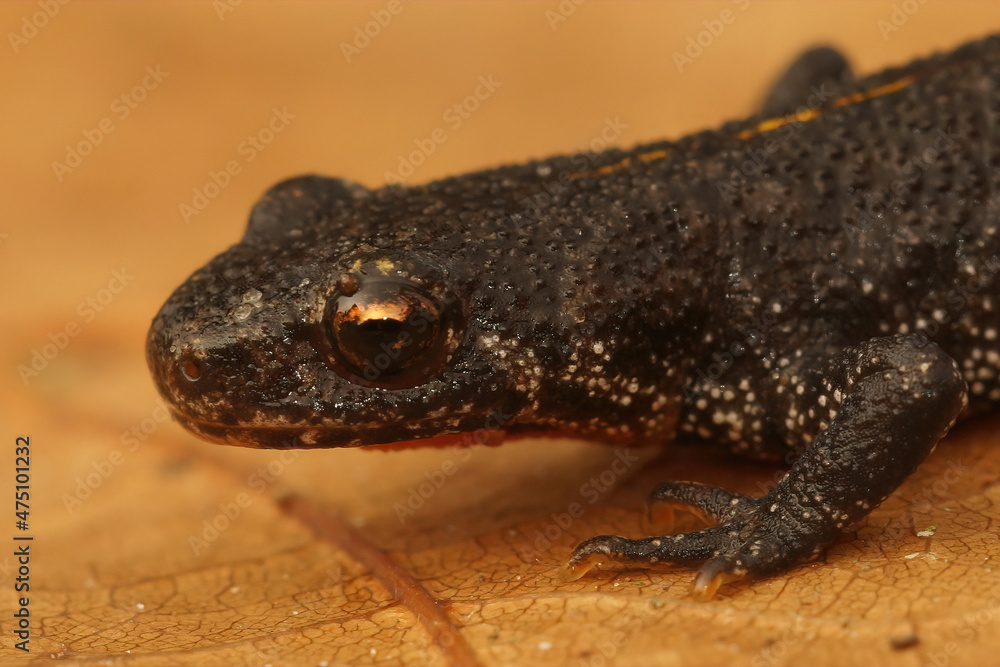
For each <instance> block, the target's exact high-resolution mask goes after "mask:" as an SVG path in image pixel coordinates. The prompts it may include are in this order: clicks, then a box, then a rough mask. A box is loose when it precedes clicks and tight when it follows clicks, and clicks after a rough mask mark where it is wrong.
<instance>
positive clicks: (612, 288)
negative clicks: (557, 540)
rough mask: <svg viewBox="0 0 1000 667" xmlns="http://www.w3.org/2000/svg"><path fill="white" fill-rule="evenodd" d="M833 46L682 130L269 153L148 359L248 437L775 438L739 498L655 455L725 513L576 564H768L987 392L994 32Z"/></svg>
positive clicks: (995, 362)
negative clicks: (478, 163) (760, 482)
mask: <svg viewBox="0 0 1000 667" xmlns="http://www.w3.org/2000/svg"><path fill="white" fill-rule="evenodd" d="M831 54H832V55H831ZM838 58H839V57H837V56H836V54H833V53H832V52H822V51H817V52H812V53H811V54H810V55H808V56H807V57H804V58H803V59H802V60H800V62H799V63H796V65H795V66H793V68H792V69H791V70H789V73H788V75H787V76H786V77H785V79H783V80H782V83H781V84H779V87H778V89H777V90H776V91H775V94H774V95H772V97H771V101H770V102H769V103H768V105H767V109H768V112H769V114H768V115H767V116H765V115H760V116H755V117H752V118H750V119H748V120H746V121H740V122H732V123H728V124H726V125H725V126H724V127H722V128H721V129H720V130H717V131H707V132H701V133H698V134H694V135H691V136H688V137H684V138H682V139H680V140H678V141H676V142H659V143H654V144H649V145H644V146H640V147H637V148H635V149H633V150H629V151H622V150H612V151H608V152H605V153H600V154H586V155H572V156H564V157H555V158H552V159H548V160H544V161H538V162H531V163H528V164H524V165H518V166H510V167H502V168H499V169H493V170H489V171H483V172H478V173H473V174H468V175H463V176H458V177H454V178H448V179H445V180H441V181H437V182H434V183H430V184H427V185H423V186H418V187H399V186H390V187H385V188H381V189H378V190H369V189H366V188H364V187H362V186H358V185H354V184H351V183H348V182H346V181H342V180H338V179H328V178H322V177H317V176H307V177H300V178H296V179H291V180H289V181H285V182H283V183H280V184H278V185H277V186H275V187H274V188H272V189H271V190H270V191H269V192H268V193H267V194H266V195H265V196H264V197H263V199H262V200H261V201H260V202H259V203H258V204H257V205H256V206H255V207H254V209H253V211H252V213H251V217H250V222H249V226H248V229H247V232H246V235H245V236H244V238H243V239H242V240H241V241H240V243H238V244H236V245H234V246H233V247H231V248H230V249H229V250H227V251H226V252H224V253H223V254H221V255H219V256H218V257H216V258H215V259H214V260H212V261H211V262H210V263H209V264H208V265H206V266H205V267H204V268H202V269H200V270H199V271H197V272H196V273H195V274H193V275H192V276H191V277H190V278H189V279H188V281H187V282H185V283H184V284H183V285H182V286H181V287H180V288H178V289H177V291H176V292H175V293H174V294H173V295H172V296H171V297H170V299H169V300H168V301H167V303H166V304H165V305H164V306H163V308H162V309H161V311H160V313H159V314H158V315H157V317H156V319H155V320H154V322H153V326H152V329H151V331H150V334H149V339H148V356H149V362H150V366H151V368H152V370H153V373H154V377H155V379H156V383H157V386H158V388H159V390H160V392H161V393H162V394H163V395H164V396H165V397H166V399H167V400H168V401H169V403H170V404H171V406H172V410H173V412H174V414H175V415H176V416H177V418H178V419H179V420H180V421H181V423H182V424H184V425H185V426H186V427H187V428H188V429H190V430H191V431H193V432H195V433H197V434H198V435H201V436H202V437H205V438H208V439H211V440H214V441H217V442H223V443H227V444H237V445H244V446H251V447H277V448H297V447H342V446H358V445H376V444H387V443H399V442H408V441H415V440H421V439H427V438H435V439H439V440H435V442H438V441H440V439H441V438H446V437H448V436H452V437H455V436H457V435H459V434H465V433H470V432H476V431H481V430H482V429H486V430H487V431H491V432H493V431H496V432H503V433H506V434H507V435H523V434H545V433H558V434H570V435H574V436H577V437H582V438H590V439H598V440H605V441H611V442H616V443H629V444H633V443H634V444H650V443H667V442H671V441H698V442H704V443H710V444H712V445H723V446H725V447H728V448H729V449H731V450H733V451H735V452H737V453H741V454H745V455H749V456H753V457H758V458H782V457H786V456H789V454H790V453H791V457H790V459H789V460H791V459H794V463H793V464H792V466H791V469H790V471H789V473H788V474H787V475H786V476H785V478H784V479H782V480H781V481H780V482H779V483H778V485H777V486H776V487H775V489H773V490H772V491H771V492H770V493H768V494H767V495H766V496H763V497H760V498H753V497H746V496H739V495H735V494H730V493H728V492H725V491H722V490H721V489H715V488H711V487H707V486H703V485H697V484H690V483H668V484H663V485H660V486H659V487H657V489H656V491H655V492H654V494H653V497H654V500H655V501H657V502H659V503H663V504H665V505H666V506H667V507H674V506H678V505H683V506H688V507H693V508H695V509H697V510H699V511H701V512H702V513H704V514H705V515H707V516H708V517H710V518H712V519H713V520H714V521H715V522H716V524H717V525H715V526H713V527H711V528H707V529H705V530H702V531H698V532H694V533H687V534H681V535H669V536H661V537H651V538H647V539H644V540H628V539H624V538H620V537H613V536H602V537H598V538H594V539H592V540H588V541H587V542H585V543H583V544H582V545H580V547H578V548H577V550H576V552H575V553H574V555H573V558H572V559H571V561H570V564H569V565H568V568H567V576H570V577H575V576H579V575H580V574H582V573H583V572H585V571H586V569H587V568H589V567H590V566H591V565H593V564H595V563H597V562H600V561H620V562H624V563H631V564H637V565H642V564H645V563H656V562H692V563H693V562H704V563H705V564H704V565H703V566H702V568H701V571H700V572H699V575H698V577H697V579H696V582H695V591H696V593H697V594H699V595H700V596H702V597H708V596H711V595H712V594H714V592H715V590H716V589H717V588H718V586H719V585H720V584H721V583H724V582H725V581H728V580H731V579H737V578H741V577H745V576H765V575H767V574H770V573H773V572H777V571H780V570H783V569H786V568H788V567H790V566H791V565H792V564H794V563H795V562H797V561H799V560H801V559H803V558H806V557H808V556H811V555H814V554H817V553H819V552H820V551H821V550H822V549H823V548H824V547H825V546H827V545H828V544H829V543H830V542H831V541H832V540H833V539H835V538H836V536H837V535H838V534H839V533H840V532H842V531H843V530H844V529H845V528H847V527H848V526H849V525H850V524H851V523H853V522H855V521H857V520H858V519H860V518H862V517H863V516H865V515H866V514H868V513H869V512H870V511H871V510H872V509H873V508H875V507H876V506H877V505H878V504H879V503H881V502H882V501H883V500H884V499H885V498H886V497H888V495H889V494H891V493H892V491H893V490H894V489H896V488H897V487H898V486H899V484H900V483H902V481H903V480H905V479H906V477H907V476H909V475H910V474H911V473H912V472H913V470H914V469H915V468H916V466H917V465H919V463H920V462H921V461H922V460H923V459H924V458H925V457H926V455H927V454H928V453H929V452H930V451H931V450H932V449H933V448H934V446H935V445H936V444H937V442H938V441H939V440H940V439H941V437H943V436H944V434H945V433H946V432H947V431H948V429H949V428H950V427H951V426H952V424H953V423H954V422H955V420H956V419H957V418H958V417H959V416H960V415H961V416H965V415H970V414H974V413H979V412H984V411H987V410H995V409H996V407H997V406H998V405H1000V379H998V372H1000V339H998V329H1000V316H998V313H997V305H998V299H1000V281H998V279H997V274H998V272H1000V238H998V224H1000V38H998V37H992V38H988V39H985V40H982V41H980V42H976V43H972V44H969V45H966V46H963V47H961V48H959V49H958V50H956V51H954V52H952V53H950V54H946V55H939V56H934V57H931V58H929V59H926V60H922V61H917V62H915V63H913V64H911V65H908V66H906V67H902V68H897V69H892V70H888V71H886V72H883V73H881V74H877V75H875V76H872V77H868V78H866V79H863V80H860V81H854V80H852V79H851V78H850V76H849V73H847V71H846V68H844V67H843V66H842V61H839V60H838ZM790 99H798V100H801V102H802V106H800V107H799V108H797V109H796V108H791V107H789V102H788V100H790ZM807 100H809V104H808V105H806V101H807Z"/></svg>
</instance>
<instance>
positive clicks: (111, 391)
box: [0, 0, 1000, 600]
mask: <svg viewBox="0 0 1000 667" xmlns="http://www.w3.org/2000/svg"><path fill="white" fill-rule="evenodd" d="M997 30H1000V3H996V2H991V1H983V2H947V3H945V2H936V3H935V2H928V3H923V2H920V1H917V0H907V1H900V2H868V1H864V2H802V1H799V2H791V1H788V2H764V1H762V0H753V1H752V2H751V1H750V0H742V1H737V2H662V3H652V2H635V3H633V2H596V1H593V0H591V1H589V2H585V3H582V4H576V3H575V2H572V1H571V0H562V1H561V2H560V1H556V0H553V1H551V2H474V3H473V2H461V3H453V2H433V3H425V2H403V1H401V0H400V1H397V0H390V1H377V2H336V3H334V2H238V1H237V0H215V2H183V3H178V2H142V3H135V2H68V3H66V4H61V3H60V2H58V1H57V0H38V1H34V2H4V3H2V4H0V34H2V35H3V41H4V44H2V45H0V118H2V122H0V146H2V150H0V272H2V276H3V284H4V285H6V288H5V289H3V290H0V312H2V313H3V314H4V315H3V327H2V334H0V335H2V337H3V343H2V345H0V359H2V363H3V370H4V372H3V374H2V376H0V414H2V417H0V424H2V436H3V443H4V445H5V446H8V445H11V443H12V442H13V438H14V436H15V435H16V434H24V433H27V434H30V435H31V436H32V438H33V443H34V447H35V453H36V458H34V459H33V464H32V465H33V473H32V474H33V482H32V484H33V487H32V492H33V503H34V504H33V512H35V515H34V516H35V517H36V518H37V519H38V524H37V530H38V531H39V534H40V535H43V536H45V538H46V539H47V540H49V543H50V544H51V545H53V548H52V549H49V551H48V552H47V554H48V555H47V556H40V557H39V560H38V561H37V563H36V565H37V567H38V568H39V572H40V576H41V577H43V579H41V580H42V581H44V582H45V586H46V587H48V588H50V589H55V588H58V587H60V586H66V587H69V588H74V587H79V586H81V585H83V584H82V583H81V582H82V581H85V582H90V583H91V584H94V582H102V577H105V576H110V574H109V572H110V571H111V569H114V568H117V569H118V572H119V573H121V571H122V568H125V569H126V570H127V569H128V568H129V567H135V568H141V565H139V564H138V563H139V562H140V561H141V560H142V556H143V554H146V555H148V554H149V553H150V550H152V549H154V548H156V549H158V550H159V555H160V556H161V557H162V556H163V554H167V558H168V560H169V559H170V558H172V557H173V556H171V555H170V553H171V552H170V549H169V548H168V547H164V546H163V544H164V543H158V542H156V541H155V540H152V538H151V537H150V531H151V530H152V529H153V528H155V527H156V525H155V521H154V520H153V517H156V516H159V515H157V514H155V511H154V510H153V507H154V506H156V505H171V504H177V505H181V504H183V503H184V502H187V503H189V506H190V507H194V508H197V507H201V506H203V505H205V506H210V507H212V506H214V503H215V501H216V500H217V499H214V498H211V497H208V498H206V497H204V495H203V494H206V493H210V489H211V488H212V486H213V482H212V481H211V478H207V479H208V481H206V479H199V480H194V481H191V482H190V486H189V487H184V489H186V490H185V491H184V492H185V493H190V497H187V496H185V498H187V500H184V499H181V498H179V497H178V496H177V495H173V496H171V497H170V498H169V499H166V498H164V496H163V495H144V492H142V491H137V490H131V489H132V484H134V483H135V480H137V479H139V480H145V481H144V482H143V483H148V484H154V481H151V480H155V479H159V478H158V477H156V475H154V474H153V472H150V471H153V470H158V471H161V472H162V470H163V465H164V463H163V462H164V461H167V462H169V461H175V462H176V461H178V460H183V459H184V456H185V455H178V454H177V453H176V452H177V451H181V452H185V451H205V452H209V451H211V454H209V456H212V457H218V460H220V461H224V462H227V463H229V462H234V461H235V462H237V463H238V464H239V465H244V466H247V468H248V469H252V467H253V465H255V462H256V461H267V460H268V459H267V457H268V456H271V455H270V454H269V453H266V452H264V453H261V452H249V451H243V450H240V451H230V450H226V451H223V450H225V449H226V448H217V447H214V446H210V445H204V444H202V443H199V442H198V441H197V440H196V439H195V438H194V437H193V436H189V435H187V434H186V433H183V432H182V431H181V430H180V429H179V428H178V427H177V426H176V425H174V424H171V423H165V422H164V419H163V413H162V408H160V407H159V406H158V403H157V401H156V397H155V392H154V389H153V386H152V384H151V382H150V381H149V378H148V373H147V372H146V368H145V360H144V356H143V342H144V335H145V332H146V329H147V327H148V325H149V322H150V319H151V318H152V316H153V315H154V314H155V312H156V311H157V309H158V308H159V306H160V304H161V303H162V302H163V301H164V299H165V298H166V297H167V296H168V295H169V293H170V292H171V291H172V290H173V288H174V287H176V286H177V285H179V284H180V283H181V282H182V281H183V280H184V279H185V277H186V276H187V275H188V274H190V273H191V272H192V271H193V270H195V269H196V268H198V267H199V266H201V265H202V264H203V263H204V262H206V261H207V260H208V259H210V258H211V257H212V256H213V255H215V254H216V253H218V252H220V251H221V250H223V249H224V248H225V247H226V246H227V245H229V244H231V243H234V242H236V241H237V240H238V239H239V237H240V235H241V234H242V231H243V227H244V225H245V220H246V216H247V213H248V211H249V209H250V207H251V206H252V204H253V203H254V201H255V200H256V199H257V197H258V196H259V195H260V194H261V193H262V192H263V191H264V190H266V189H267V188H268V187H269V186H271V185H272V184H274V183H275V182H277V181H279V180H282V179H284V178H287V177H289V176H292V175H296V174H301V173H306V172H316V173H320V174H326V175H332V176H342V177H345V178H348V179H351V180H354V181H358V182H360V183H362V184H364V185H367V186H369V187H378V186H380V185H383V184H384V183H385V181H386V178H387V174H389V173H396V174H399V173H400V166H401V161H402V162H406V163H408V164H409V165H411V166H413V169H412V173H405V174H402V175H403V176H405V177H406V178H405V180H406V182H408V183H423V182H427V181H431V180H434V179H437V178H440V177H443V176H447V175H453V174H457V173H461V172H464V171H468V170H475V169H483V168H488V167H492V166H496V165H500V164H503V163H509V162H516V161H522V160H527V159H529V158H541V157H545V156H547V155H550V154H554V153H568V152H574V151H577V150H580V149H581V148H588V147H591V146H592V142H595V141H597V142H598V144H593V145H599V142H600V141H602V140H606V139H610V140H611V141H612V143H613V144H616V145H619V146H623V147H627V146H631V145H633V144H636V143H641V142H647V141H654V140H660V139H663V138H671V137H677V136H680V135H682V134H684V133H688V132H691V131H695V130H700V129H705V128H711V127H715V126H718V125H719V124H721V123H722V122H724V121H726V120H728V119H733V118H738V117H741V116H745V115H748V114H750V113H752V112H753V111H754V110H755V108H756V105H757V104H758V103H759V102H760V100H761V99H762V96H763V95H764V93H765V91H766V89H767V88H768V86H769V84H770V83H771V82H772V80H773V79H774V78H775V77H776V76H777V75H778V74H779V73H780V72H781V70H782V69H783V68H784V66H786V65H787V64H788V63H789V62H790V61H791V60H792V59H793V58H794V57H795V56H796V55H798V54H799V53H800V52H801V51H802V50H804V49H805V48H807V47H810V46H814V45H817V44H830V45H833V46H836V47H838V48H840V49H841V50H842V51H843V52H844V53H846V54H847V55H848V56H849V57H850V59H851V61H852V64H853V66H854V68H855V71H856V72H858V73H860V74H866V73H870V72H873V71H877V70H879V69H880V68H883V67H885V66H888V65H893V64H902V63H905V62H907V61H909V60H911V59H913V58H915V57H918V56H922V55H927V54H929V53H931V52H933V51H935V50H942V49H950V48H952V47H954V46H956V45H958V44H960V43H962V42H964V41H966V40H969V39H973V38H977V37H981V36H983V35H986V34H988V33H990V32H994V31H997ZM699 42H700V44H699ZM477 90H478V92H479V95H478V97H477ZM470 96H471V97H470ZM456 105H457V108H456ZM612 128H613V129H612ZM438 130H440V131H438ZM436 131H438V132H437V134H436V136H438V137H441V136H444V137H445V139H444V140H442V141H431V142H430V143H428V139H429V138H430V137H431V136H432V134H433V133H435V132H436ZM421 146H423V147H424V148H421ZM428 146H432V147H433V150H429V149H428V148H427V147H428ZM415 150H416V151H420V152H421V156H419V157H418V158H417V159H416V160H414V159H413V158H412V157H410V156H411V154H412V153H413V152H414V151H415ZM415 163H419V164H415ZM147 426H148V428H147ZM134 428H138V429H139V432H140V435H137V436H136V437H137V438H138V442H141V443H143V444H146V443H147V441H149V442H152V443H154V444H155V443H157V442H161V441H162V442H167V444H159V445H157V447H158V448H153V449H151V450H149V451H147V448H142V449H139V450H138V451H135V450H129V449H128V447H129V446H130V443H131V442H133V440H129V439H128V434H129V433H130V432H131V433H133V435H135V433H136V432H135V431H134V430H133V429H134ZM566 446H567V447H580V449H569V450H566V451H568V452H569V454H565V451H564V450H558V455H557V454H551V453H549V454H545V455H542V456H543V458H544V456H549V457H550V458H551V460H552V461H553V462H554V463H553V466H555V465H558V463H555V462H557V461H559V460H562V461H565V460H573V461H577V460H581V461H582V460H584V459H585V458H586V457H588V456H592V455H593V456H605V454H603V453H602V454H591V452H592V449H590V448H584V447H585V446H584V445H566ZM178 448H179V449H178ZM113 451H120V452H123V453H124V454H125V455H126V460H125V461H124V463H116V462H114V461H112V462H111V465H112V466H113V470H115V471H117V470H119V469H125V468H129V472H128V473H127V475H118V474H117V473H115V474H110V475H103V476H102V477H101V478H93V479H94V480H97V481H96V482H95V483H94V484H91V483H89V482H87V478H88V475H89V476H91V477H92V476H93V474H94V473H95V472H96V473H97V474H98V475H102V473H101V470H106V469H107V468H106V466H104V463H103V462H106V461H108V460H109V456H111V453H112V452H113ZM545 451H547V452H556V451H557V450H555V449H551V450H545ZM327 454H331V453H318V454H315V456H318V457H321V456H324V455H327ZM340 454H343V455H345V456H346V455H350V457H345V456H342V457H340V458H323V459H320V458H315V459H312V460H314V461H317V462H320V461H323V462H325V463H321V464H320V466H327V467H325V468H324V467H320V468H319V470H312V471H305V470H302V471H300V472H299V473H296V474H297V475H300V478H298V479H295V478H288V479H292V480H293V481H292V482H288V481H287V480H286V481H284V482H283V483H290V484H291V485H293V486H296V487H297V488H299V489H301V488H303V487H307V488H308V487H309V485H310V484H312V485H313V487H314V488H315V489H322V488H328V487H334V486H338V485H343V486H344V488H347V489H355V488H362V487H365V486H367V487H368V488H372V483H371V482H372V480H373V479H376V476H377V474H378V470H380V469H383V468H384V467H385V466H390V467H391V466H392V465H394V464H393V463H391V462H390V461H389V457H385V458H384V459H383V458H382V457H378V458H377V460H373V459H371V458H369V459H368V460H366V461H362V460H361V459H359V458H356V454H357V453H356V452H343V453H340ZM311 455H312V454H311ZM4 456H5V457H7V454H5V455H4ZM400 456H404V457H405V456H411V455H410V454H406V455H402V454H401V455H400ZM412 456H434V454H427V455H422V454H412ZM538 456H539V454H537V453H535V454H533V455H532V456H531V458H532V460H534V461H535V462H536V463H535V464H533V465H534V467H533V468H532V470H533V472H532V473H530V474H536V475H538V476H539V479H545V477H544V474H543V473H544V472H545V470H544V469H540V468H541V466H540V465H539V464H538V463H537V461H539V460H540V459H539V458H538ZM254 457H257V458H254ZM351 457H355V458H351ZM560 457H562V458H560ZM566 457H569V458H568V459H567V458H566ZM9 458H10V459H11V461H12V455H11V456H10V457H9ZM399 460H404V461H412V460H415V459H406V458H403V459H399ZM421 460H425V459H421ZM428 460H429V459H428ZM601 460H604V459H601ZM154 464H155V465H154ZM9 465H10V461H8V459H7V458H5V459H4V462H3V465H2V466H0V470H2V471H7V470H8V469H9V468H8V466H9ZM491 465H492V464H491ZM303 467H305V466H303ZM550 470H551V468H550ZM144 471H145V472H144ZM310 475H312V477H311V476H310ZM10 477H11V475H9V474H7V473H6V472H3V473H2V474H0V496H2V497H5V498H6V497H8V493H10V485H11V479H10ZM470 479H471V481H470V482H469V485H470V488H472V487H474V486H476V485H477V482H475V479H476V478H475V477H474V476H473V477H472V478H470ZM81 481H82V482H83V483H84V484H85V485H86V488H84V487H81V486H80V484H81ZM479 483H481V482H479ZM520 483H521V484H523V483H524V479H523V478H522V479H521V480H520ZM570 484H571V486H572V485H575V484H576V482H571V483H570ZM352 485H353V486H352ZM375 486H377V485H375ZM400 488H403V489H405V488H406V487H405V484H404V485H403V486H401V487H400ZM87 489H89V490H90V491H89V492H87ZM641 491H642V492H641V493H639V494H638V495H636V498H637V499H640V502H641V497H642V495H644V493H645V488H643V489H642V490H641ZM171 493H173V494H179V493H180V491H177V490H176V489H175V490H173V491H171ZM227 493H228V492H227ZM199 494H202V495H199ZM364 495H365V494H355V496H354V497H352V496H351V495H350V494H347V493H346V492H345V494H344V498H343V499H342V502H343V504H344V505H343V506H347V507H351V508H352V510H351V511H352V512H354V514H353V515H352V516H359V517H364V516H368V517H369V518H371V517H372V516H375V515H378V514H379V513H380V512H381V513H382V514H384V512H385V510H384V506H383V507H382V508H379V507H376V503H375V501H366V500H365V499H363V498H359V497H356V496H364ZM511 495H512V494H507V497H508V502H510V503H511V504H515V505H516V503H517V499H516V498H512V497H511ZM84 496H86V497H84ZM225 497H227V498H228V497H230V496H228V495H227V496H225ZM74 499H75V500H74ZM75 501H79V502H78V503H75ZM467 501H468V497H465V498H456V499H454V500H452V501H450V502H452V503H453V504H454V505H455V507H460V506H461V505H462V503H463V502H465V503H467ZM365 502H372V503H373V504H372V505H371V506H370V507H368V506H365V505H364V503H365ZM440 502H446V501H444V500H441V501H440ZM388 506H389V507H391V504H390V505H388ZM130 511H131V514H130V513H129V512H130ZM164 511H165V510H164ZM102 513H103V514H102ZM170 516H172V517H174V518H175V519H176V521H177V522H178V524H177V526H178V527H177V531H176V532H177V534H178V535H180V536H181V542H180V543H173V544H175V546H176V548H177V550H178V551H177V553H178V555H177V562H178V563H181V564H183V563H185V562H187V561H186V560H185V559H189V558H190V557H191V553H190V551H189V550H188V549H187V545H186V544H185V543H184V542H183V536H184V535H187V534H189V533H191V531H192V530H194V529H193V528H192V526H194V527H197V526H198V525H199V524H200V521H201V520H202V519H203V518H204V517H203V516H202V515H199V514H197V512H195V513H194V514H191V515H188V516H185V515H183V513H180V514H177V513H171V514H170ZM109 517H114V521H110V519H109ZM394 521H395V517H392V520H390V521H389V522H388V524H387V526H386V528H385V529H384V531H382V533H383V535H384V536H385V539H386V540H390V541H391V539H392V536H393V535H394V533H393V530H392V529H393V527H394V526H395V527H398V524H395V523H394ZM185 522H186V523H185ZM437 523H438V522H437V521H436V520H428V524H429V525H437ZM162 525H163V524H162V523H161V524H160V526H161V527H162ZM262 525H263V524H262ZM140 538H141V539H140ZM274 539H276V538H275V537H274V536H273V535H268V534H266V533H265V534H261V535H260V536H259V544H258V546H259V547H260V548H261V549H262V550H266V546H265V545H266V543H267V542H268V540H274ZM220 543H221V542H220ZM67 545H73V549H74V551H73V556H72V557H70V558H68V559H67V560H66V561H65V563H63V562H61V561H59V560H58V559H56V557H55V556H54V555H53V554H54V553H56V552H57V551H59V550H60V549H62V550H63V552H64V553H66V548H67ZM108 545H113V549H112V550H118V551H120V552H121V553H122V554H130V555H131V557H130V558H129V559H128V563H130V564H123V562H124V561H123V560H121V559H111V560H108V559H107V553H108V549H107V547H108ZM240 548H241V549H246V548H248V547H247V546H246V544H245V543H242V544H241V545H240ZM224 557H225V556H224V555H220V556H219V558H224ZM0 566H2V563H0ZM178 567H181V565H178ZM161 571H162V568H161ZM84 572H86V573H87V574H86V577H84V574H83V573H84ZM6 576H7V575H6V573H4V574H3V578H4V579H6ZM137 576H138V575H137ZM88 585H89V584H88ZM95 585H96V584H95ZM8 589H9V586H7V585H6V583H5V584H4V586H3V590H4V596H5V597H4V599H5V600H6V599H8V598H7V597H6V596H8V595H9V591H8Z"/></svg>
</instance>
